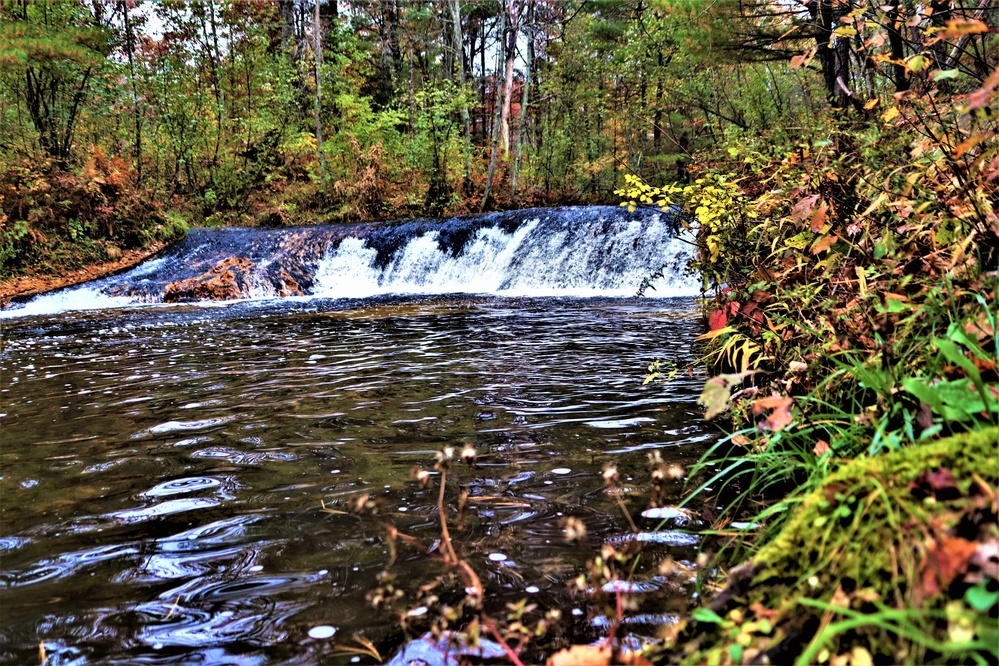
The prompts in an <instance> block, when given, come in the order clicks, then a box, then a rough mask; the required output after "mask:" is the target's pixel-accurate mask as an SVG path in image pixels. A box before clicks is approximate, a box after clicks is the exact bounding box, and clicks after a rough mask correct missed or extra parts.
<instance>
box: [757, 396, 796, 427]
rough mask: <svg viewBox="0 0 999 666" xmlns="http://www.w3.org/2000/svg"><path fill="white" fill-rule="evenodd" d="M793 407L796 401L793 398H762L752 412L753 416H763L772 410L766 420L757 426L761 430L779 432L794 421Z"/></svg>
mask: <svg viewBox="0 0 999 666" xmlns="http://www.w3.org/2000/svg"><path fill="white" fill-rule="evenodd" d="M792 405H794V400H792V399H791V398H787V397H784V396H779V395H773V396H770V397H768V398H760V399H759V400H757V401H756V402H754V403H753V407H752V410H751V411H752V413H753V416H762V415H763V414H765V413H766V412H768V411H770V410H772V411H770V415H769V416H767V418H766V419H764V420H763V421H761V422H760V423H758V424H757V427H758V428H760V429H761V430H772V431H774V432H778V431H780V430H783V429H784V428H786V427H787V426H788V425H790V424H791V422H793V421H794V417H793V416H792V415H791V406H792Z"/></svg>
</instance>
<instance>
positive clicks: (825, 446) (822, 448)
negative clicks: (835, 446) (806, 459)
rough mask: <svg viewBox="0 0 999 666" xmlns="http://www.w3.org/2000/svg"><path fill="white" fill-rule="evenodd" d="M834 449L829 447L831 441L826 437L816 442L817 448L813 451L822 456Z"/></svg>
mask: <svg viewBox="0 0 999 666" xmlns="http://www.w3.org/2000/svg"><path fill="white" fill-rule="evenodd" d="M830 451H832V449H831V448H830V447H829V442H827V441H826V440H824V439H820V440H819V441H817V442H815V448H813V449H812V453H814V454H815V455H817V456H821V455H822V454H824V453H829V452H830Z"/></svg>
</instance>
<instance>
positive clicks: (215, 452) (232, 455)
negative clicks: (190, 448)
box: [191, 446, 298, 465]
mask: <svg viewBox="0 0 999 666" xmlns="http://www.w3.org/2000/svg"><path fill="white" fill-rule="evenodd" d="M191 457H192V458H206V459H209V460H224V461H225V462H229V463H233V464H234V465H259V464H260V463H263V462H268V461H272V460H273V461H284V462H288V461H292V460H296V459H297V458H298V456H297V455H295V454H294V453H289V452H286V451H261V452H253V453H244V452H243V451H239V450H238V449H232V448H229V447H227V446H210V447H208V448H207V449H199V450H197V451H195V452H194V453H192V454H191Z"/></svg>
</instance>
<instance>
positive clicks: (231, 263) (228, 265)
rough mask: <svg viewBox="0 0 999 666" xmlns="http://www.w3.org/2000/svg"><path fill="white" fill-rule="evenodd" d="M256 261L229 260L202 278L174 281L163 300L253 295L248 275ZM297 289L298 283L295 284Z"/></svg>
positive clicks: (217, 265)
mask: <svg viewBox="0 0 999 666" xmlns="http://www.w3.org/2000/svg"><path fill="white" fill-rule="evenodd" d="M252 269H253V262H252V261H250V260H249V259H246V258H245V257H229V258H228V259H225V260H223V261H220V262H219V263H217V264H215V266H214V267H212V269H211V270H209V271H208V272H207V273H204V274H202V275H198V276H196V277H192V278H186V279H184V280H177V281H176V282H171V283H170V284H168V285H167V286H166V292H165V293H164V295H163V301H164V302H166V303H177V302H183V301H231V300H234V299H238V298H248V297H249V296H250V283H249V279H248V278H249V274H250V271H251V270H252ZM295 286H296V287H297V286H298V285H297V284H296V285H295Z"/></svg>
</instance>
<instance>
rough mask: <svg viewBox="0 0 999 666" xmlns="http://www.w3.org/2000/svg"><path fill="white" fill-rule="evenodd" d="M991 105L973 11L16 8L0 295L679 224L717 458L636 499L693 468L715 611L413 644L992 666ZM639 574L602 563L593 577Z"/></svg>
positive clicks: (703, 566) (443, 623)
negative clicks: (568, 218)
mask: <svg viewBox="0 0 999 666" xmlns="http://www.w3.org/2000/svg"><path fill="white" fill-rule="evenodd" d="M997 112H999V6H997V5H996V4H995V3H994V2H993V1H991V0H927V1H925V2H911V1H909V0H339V1H335V0H334V1H330V0H325V1H318V2H309V1H307V0H273V1H270V0H225V1H219V2H210V1H209V2H204V1H194V0H192V1H182V0H162V1H159V2H137V1H136V0H114V1H112V0H106V1H102V0H88V1H82V0H81V1H79V2H30V1H27V0H13V1H10V2H4V3H2V5H0V280H2V281H3V282H5V283H7V284H8V285H15V284H21V285H24V284H27V285H29V286H28V287H17V286H13V287H9V288H8V292H9V294H7V295H11V294H14V295H16V294H17V293H18V289H21V290H22V291H25V290H28V291H30V290H31V287H30V285H31V284H36V285H37V284H41V283H40V282H38V281H44V280H45V279H47V277H54V278H55V279H61V278H62V277H63V276H66V275H68V274H69V273H70V272H72V271H75V270H78V269H82V270H89V269H90V268H92V267H94V266H105V265H106V266H109V267H113V268H118V267H120V265H121V262H122V261H124V260H133V261H134V260H137V258H138V257H141V256H145V255H146V254H149V253H151V252H153V251H155V250H159V249H160V248H161V247H163V246H164V245H165V244H168V243H170V242H173V241H176V240H177V239H179V238H182V237H183V236H184V235H185V234H187V233H188V232H189V230H191V229H195V228H213V227H260V228H269V229H270V228H281V229H283V228H289V227H297V226H298V225H313V224H346V223H358V222H373V221H383V220H400V219H406V218H420V217H425V218H446V217H452V216H459V215H468V214H477V213H482V212H491V211H505V210H515V209H523V208H531V207H554V206H566V205H595V204H611V205H614V206H620V207H622V208H624V209H626V210H628V211H635V210H657V211H659V210H661V211H664V212H667V211H674V212H676V214H677V215H678V216H679V219H680V220H681V224H682V226H684V227H686V228H687V229H688V230H689V231H691V233H693V234H695V235H696V241H695V253H696V256H695V257H694V258H693V260H692V261H691V263H690V267H689V270H690V271H691V272H692V273H693V274H694V275H696V276H697V279H698V280H699V281H700V283H701V285H702V290H701V300H700V301H699V303H700V304H701V306H702V308H703V321H702V322H701V326H702V328H701V333H702V334H700V335H699V336H698V337H697V347H696V350H697V353H696V359H693V360H692V359H685V358H679V357H677V358H667V357H663V358H656V359H653V358H649V362H650V365H649V366H648V370H647V374H646V377H645V381H646V383H647V384H651V385H653V387H668V386H669V385H670V383H671V382H675V381H677V378H678V377H680V378H683V377H684V376H689V377H695V373H703V377H701V379H702V380H703V392H702V393H701V395H700V401H699V404H700V406H701V407H702V408H703V413H704V418H705V419H706V420H707V421H709V422H710V423H711V424H712V428H714V431H715V432H716V433H718V437H717V439H716V441H715V443H714V444H712V445H711V447H710V448H709V449H708V450H707V451H706V452H705V453H704V455H703V456H702V457H700V460H699V461H698V462H696V464H693V465H691V466H690V468H689V469H688V470H685V471H684V472H682V473H681V472H675V469H676V468H675V467H674V466H671V465H667V464H666V463H665V462H663V460H662V459H660V458H657V457H656V456H655V455H654V454H652V455H650V457H649V466H648V468H649V475H648V479H646V480H645V482H644V483H645V484H646V490H648V492H647V493H646V495H643V498H646V499H647V496H648V494H649V493H651V497H652V498H653V499H652V501H653V503H655V501H656V500H655V498H661V497H665V496H666V495H668V494H669V493H667V492H666V490H664V489H669V488H674V486H675V482H677V478H678V477H680V478H683V479H684V481H683V491H682V497H681V498H680V499H678V500H677V503H678V505H679V509H678V511H680V512H682V514H676V515H684V516H688V515H695V514H696V515H697V516H698V520H700V521H701V522H700V523H699V524H701V525H702V527H703V529H702V530H701V534H702V535H705V536H706V537H710V540H709V541H705V542H704V544H705V547H704V548H703V550H702V552H701V556H699V557H698V558H697V562H696V565H697V566H696V569H697V571H696V572H694V573H693V574H692V575H694V576H695V577H696V578H697V590H698V595H699V596H698V599H699V601H700V602H701V605H699V606H697V607H691V608H689V609H686V612H685V613H684V615H683V617H682V618H681V619H680V620H679V621H678V622H676V623H674V624H669V625H668V626H667V625H665V624H664V625H663V626H662V627H661V631H660V633H659V635H658V636H657V639H658V640H657V642H656V643H655V644H651V645H646V646H644V648H643V649H641V650H638V651H632V652H629V651H628V650H627V649H625V647H626V646H627V647H629V649H632V648H634V642H631V643H629V642H628V641H627V640H626V635H627V633H628V632H627V627H626V625H625V623H624V622H623V621H622V617H623V616H622V613H623V612H624V611H623V610H622V605H621V604H622V602H621V597H622V595H621V594H620V592H619V593H618V594H617V597H616V598H615V597H614V595H609V596H608V598H607V599H605V600H604V601H605V602H606V605H607V609H608V611H607V614H608V616H611V617H616V618H617V621H615V622H614V623H613V624H612V626H611V629H610V635H609V636H608V637H607V639H606V640H604V641H601V642H599V643H597V644H594V645H589V646H587V645H578V644H577V645H572V646H571V647H570V646H569V645H566V641H565V640H562V641H561V642H560V639H558V638H557V637H556V632H554V630H552V631H551V632H548V630H549V628H551V627H553V626H554V625H555V624H557V623H556V622H555V621H554V620H552V617H554V616H552V615H551V614H550V613H548V614H546V611H548V610H549V609H544V608H542V609H536V608H534V607H533V606H531V607H530V608H529V609H528V610H525V606H523V605H521V606H520V609H519V611H516V610H511V612H510V613H509V614H508V615H507V616H506V619H504V618H503V617H500V615H499V614H496V613H494V614H492V615H490V614H489V613H488V612H487V611H486V610H484V609H483V606H482V605H481V603H479V602H476V601H475V600H468V599H466V600H465V602H464V606H462V605H461V604H460V603H459V604H455V605H454V607H453V608H448V609H447V612H444V611H442V612H441V613H440V614H439V616H437V619H436V620H435V622H436V624H435V625H434V630H435V631H437V632H438V633H437V634H435V635H436V636H438V637H439V636H441V635H443V632H444V631H445V630H448V631H454V630H458V629H460V630H461V631H463V632H464V633H463V636H464V637H465V638H466V639H467V640H470V641H473V642H474V641H477V640H479V632H480V631H481V633H482V637H483V638H485V637H487V636H488V638H489V639H490V640H492V639H495V640H496V642H497V643H499V644H500V645H501V646H502V648H503V652H502V656H501V659H502V660H507V661H510V662H513V663H531V661H532V660H535V659H540V658H549V657H550V659H551V661H550V662H549V663H553V664H563V665H567V664H609V663H649V660H651V661H654V662H656V663H691V664H701V663H708V664H740V663H798V664H812V663H821V664H833V665H838V666H847V665H850V664H852V665H856V666H860V665H862V664H875V663H973V664H987V663H995V661H996V659H999V527H997V520H999V490H997V489H999V428H997V427H999V364H997V355H999V329H997V323H996V319H997V316H999V311H997V307H996V303H997V302H999V298H997V293H996V290H997V286H999V278H997V268H999V116H997ZM664 261H665V259H664ZM116 262H117V263H116ZM665 268H666V267H665V266H664V270H665ZM88 275H91V274H90V273H88ZM654 277H655V276H654V275H650V276H649V279H648V280H647V281H646V282H645V283H643V287H642V290H645V291H649V290H652V289H654V284H655V283H654V280H653V278H654ZM17 280H22V281H23V280H28V282H22V283H18V282H17ZM32 280H33V281H35V282H31V281H32ZM45 284H48V283H45ZM646 286H648V288H646ZM35 290H37V289H35ZM649 293H651V291H649ZM553 335H557V333H553ZM565 362H566V363H573V362H575V361H574V360H573V359H565ZM642 369H644V367H643V368H642ZM697 376H700V375H697ZM663 390H665V389H663ZM457 446H458V448H459V450H460V449H461V445H460V444H457ZM447 450H448V449H443V450H442V451H447ZM464 456H465V453H464V452H462V453H461V454H460V455H459V454H457V453H456V452H455V450H453V449H450V453H447V454H445V453H439V454H438V458H437V460H436V465H437V466H436V470H435V471H436V473H439V474H441V482H440V493H441V494H440V497H441V500H440V504H439V507H440V511H439V515H438V516H437V518H438V519H439V521H440V523H441V529H442V533H441V536H440V543H441V548H442V551H441V553H437V554H436V555H434V556H433V557H434V558H437V559H439V560H440V561H441V563H442V564H443V570H444V571H446V572H448V574H447V575H448V576H450V579H448V582H447V584H449V585H452V586H455V585H457V586H458V587H459V588H464V589H478V588H481V587H482V581H481V580H479V578H478V575H477V574H476V572H475V571H474V570H473V569H472V568H471V567H470V565H469V564H468V562H467V561H466V560H465V559H464V558H463V557H462V555H461V553H460V548H455V547H454V546H452V545H451V544H450V539H451V537H450V536H449V532H448V521H449V520H454V516H453V511H452V517H451V518H450V519H449V518H448V511H447V507H446V503H445V501H444V497H445V479H446V478H447V473H448V470H449V469H450V468H451V467H452V466H455V467H456V466H457V465H458V464H459V458H463V457H464ZM468 456H469V457H470V458H471V459H474V457H475V452H474V451H472V452H471V453H469V454H468ZM466 462H467V461H466ZM422 473H423V474H429V473H428V472H422ZM419 479H420V483H424V482H429V481H428V479H429V476H421V477H419ZM603 480H604V482H605V485H606V488H605V492H606V493H608V494H609V495H608V496H610V497H613V498H614V500H615V502H616V503H617V504H620V505H621V508H622V510H623V512H624V514H625V515H626V517H627V520H628V521H629V522H630V521H631V520H632V518H631V516H632V515H633V514H634V515H638V514H639V513H640V512H641V510H642V509H643V508H645V506H641V507H640V506H639V499H637V496H631V495H628V494H627V493H626V492H625V490H624V489H623V488H621V487H619V486H622V485H625V484H624V482H623V481H621V480H620V478H619V477H618V475H617V471H616V469H615V468H613V467H609V468H607V469H605V471H604V474H603ZM671 484H672V485H671ZM649 489H651V490H649ZM453 492H455V493H457V492H458V491H457V490H454V491H453ZM664 493H665V495H664ZM466 494H467V493H466ZM465 499H467V497H463V499H462V500H461V502H462V504H461V506H462V507H464V504H463V502H464V501H465ZM367 500H368V498H367V496H365V497H364V498H363V501H359V502H356V503H355V504H353V505H351V511H354V512H356V513H358V514H366V513H371V512H372V511H373V510H374V509H373V506H374V505H373V504H370V503H369V502H368V501H367ZM457 501H458V500H457V499H456V500H455V503H457ZM626 505H627V506H626ZM324 506H325V505H324ZM653 508H655V507H653ZM462 511H464V509H462ZM631 524H632V526H634V523H631ZM735 525H741V526H743V527H734V526H735ZM452 529H454V528H453V527H452ZM573 529H574V527H573V525H572V524H569V525H568V526H567V532H571V531H572V530H573ZM393 530H394V528H389V534H390V540H391V541H392V548H393V553H394V552H395V549H396V548H399V549H403V548H406V547H412V546H413V543H412V542H411V540H407V539H409V537H406V536H405V535H400V534H399V532H398V531H395V532H393ZM709 543H710V545H707V544H709ZM427 557H428V558H430V555H427ZM642 557H643V555H642V553H641V551H640V550H632V549H629V548H624V547H622V548H617V549H615V548H609V547H607V546H605V547H604V548H603V549H602V550H600V554H599V555H597V554H596V553H593V559H592V560H591V561H590V567H589V569H588V572H587V573H586V574H584V576H583V578H584V582H585V584H584V585H583V587H584V588H585V587H587V586H589V587H591V588H596V589H605V587H606V586H607V585H610V584H612V583H613V582H614V581H621V580H624V579H626V578H627V579H628V580H629V581H630V578H628V577H629V576H630V575H631V574H632V573H633V572H634V571H636V570H637V569H638V568H639V562H643V560H642ZM431 559H432V558H431ZM645 564H647V562H645V563H643V564H642V566H643V567H644V566H645ZM687 565H690V567H693V565H692V564H690V563H689V562H688V563H687V564H686V565H684V564H682V563H680V562H673V561H672V560H668V561H664V562H663V563H662V564H661V566H659V569H658V571H659V572H660V574H661V575H662V576H665V577H667V578H668V577H669V576H674V575H680V574H683V575H687V574H689V573H690V571H688V569H687V568H684V567H686V566H687ZM629 572H631V573H629ZM441 576H442V578H441V580H444V576H445V574H441ZM438 584H443V583H440V581H438ZM390 588H391V585H388V584H386V585H384V586H383V587H380V588H379V589H378V590H376V591H375V592H374V593H373V594H374V596H375V597H376V598H377V599H378V600H379V602H380V603H381V602H384V603H385V604H387V605H391V604H388V602H386V601H385V599H384V598H383V597H386V596H391V595H392V594H395V590H394V588H391V589H390ZM612 589H613V587H612ZM386 590H388V591H386ZM435 594H436V593H435ZM399 596H400V597H401V596H402V593H401V592H400V593H399ZM397 603H402V602H401V601H398V602H397ZM455 609H458V610H455ZM424 610H425V609H424ZM449 613H450V614H449ZM402 616H403V617H404V618H405V617H406V615H405V613H404V612H403V614H402ZM528 618H530V619H531V622H530V623H529V622H528ZM469 627H471V629H470V628H469ZM487 628H488V631H487ZM546 632H547V633H546ZM617 638H620V639H621V640H616V639H617ZM612 639H614V640H612ZM567 640H569V642H570V643H573V642H575V641H574V639H571V638H570V639H567ZM563 648H564V649H563ZM362 653H363V652H358V653H357V654H362ZM363 654H368V653H363ZM374 654H375V655H377V654H378V653H377V651H375V653H374Z"/></svg>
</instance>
